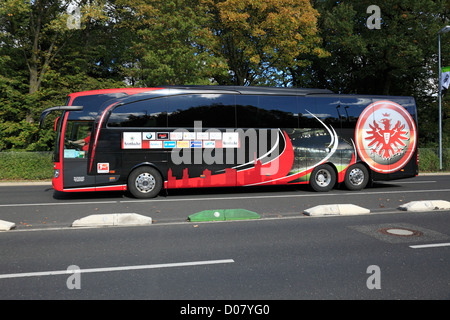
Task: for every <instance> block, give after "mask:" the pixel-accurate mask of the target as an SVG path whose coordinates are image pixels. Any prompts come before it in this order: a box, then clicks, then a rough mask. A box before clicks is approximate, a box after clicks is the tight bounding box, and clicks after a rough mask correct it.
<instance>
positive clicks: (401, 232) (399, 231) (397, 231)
mask: <svg viewBox="0 0 450 320" xmlns="http://www.w3.org/2000/svg"><path fill="white" fill-rule="evenodd" d="M378 232H381V233H382V234H387V235H391V236H400V237H420V236H421V235H422V232H420V231H417V230H412V229H407V228H397V227H394V228H382V229H379V230H378Z"/></svg>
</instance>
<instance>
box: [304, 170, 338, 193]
mask: <svg viewBox="0 0 450 320" xmlns="http://www.w3.org/2000/svg"><path fill="white" fill-rule="evenodd" d="M335 183H336V172H335V171H334V170H333V168H332V167H331V166H330V165H328V164H323V165H321V166H318V167H317V168H315V169H314V170H313V171H312V173H311V177H310V179H309V184H310V185H311V187H312V188H313V190H315V191H319V192H324V191H330V190H331V189H333V187H334V185H335Z"/></svg>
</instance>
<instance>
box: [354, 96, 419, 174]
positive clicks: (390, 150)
mask: <svg viewBox="0 0 450 320" xmlns="http://www.w3.org/2000/svg"><path fill="white" fill-rule="evenodd" d="M355 140H356V148H357V150H358V154H359V156H360V157H361V159H362V160H363V161H364V162H366V163H367V164H368V165H369V166H370V168H372V170H374V171H376V172H380V173H390V172H395V171H398V170H400V169H401V168H403V167H404V166H405V165H406V164H407V163H408V161H409V160H410V159H411V157H412V155H413V153H414V151H415V149H416V143H417V131H416V126H415V124H414V120H413V119H412V117H411V115H410V114H409V112H408V111H406V110H405V109H404V108H403V107H402V106H400V105H399V104H397V103H395V102H392V101H377V102H374V103H372V104H370V105H369V106H367V107H366V108H365V109H364V111H363V112H362V113H361V115H360V116H359V119H358V122H357V124H356V130H355Z"/></svg>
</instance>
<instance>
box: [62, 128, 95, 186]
mask: <svg viewBox="0 0 450 320" xmlns="http://www.w3.org/2000/svg"><path fill="white" fill-rule="evenodd" d="M93 125H94V121H85V120H69V121H67V125H66V129H65V135H64V152H63V162H64V164H63V184H64V189H65V188H79V187H86V186H94V185H95V176H90V175H88V158H89V145H90V142H91V141H90V137H91V132H92V127H93Z"/></svg>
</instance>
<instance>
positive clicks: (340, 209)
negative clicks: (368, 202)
mask: <svg viewBox="0 0 450 320" xmlns="http://www.w3.org/2000/svg"><path fill="white" fill-rule="evenodd" d="M303 213H304V214H305V215H307V216H327V215H333V216H337V215H340V216H344V215H358V214H368V213H370V210H369V209H366V208H362V207H359V206H356V205H354V204H328V205H320V206H315V207H312V208H310V209H306V210H305V211H304V212H303Z"/></svg>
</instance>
